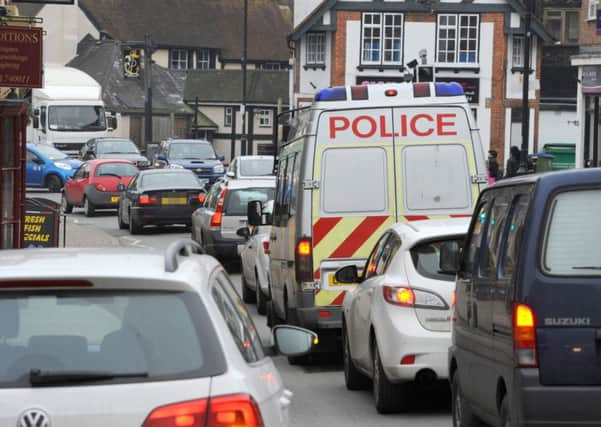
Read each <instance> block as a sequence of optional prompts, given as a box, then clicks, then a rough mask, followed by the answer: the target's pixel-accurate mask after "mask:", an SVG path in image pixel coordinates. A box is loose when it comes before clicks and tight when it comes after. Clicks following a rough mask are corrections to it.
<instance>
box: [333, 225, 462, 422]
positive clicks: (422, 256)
mask: <svg viewBox="0 0 601 427" xmlns="http://www.w3.org/2000/svg"><path fill="white" fill-rule="evenodd" d="M468 225H469V219H465V218H456V219H446V220H423V221H414V222H407V223H400V224H395V225H393V226H392V227H391V228H389V229H388V230H387V231H386V232H385V233H384V234H383V235H382V237H381V238H380V239H379V240H378V241H377V243H376V244H375V246H374V248H373V250H372V252H371V254H370V256H369V258H368V260H367V263H366V265H365V268H364V271H363V272H362V273H361V274H360V273H358V271H357V267H356V266H354V265H350V266H347V267H343V268H341V269H339V270H338V271H337V272H336V275H335V277H336V281H338V282H339V283H359V284H358V285H357V286H355V287H354V288H353V290H351V291H348V292H347V294H346V296H345V298H344V303H343V331H342V337H343V345H344V377H345V382H346V386H347V388H348V389H349V390H358V389H362V388H367V387H369V384H370V380H371V384H372V386H373V393H374V399H375V405H376V409H377V410H378V412H380V413H390V412H397V411H401V410H404V409H406V408H407V404H408V399H407V398H408V396H409V394H410V386H411V383H413V382H416V383H418V384H432V383H434V382H437V381H438V380H446V379H447V378H448V367H447V350H448V348H449V346H450V344H451V312H452V298H453V292H454V289H455V284H454V279H455V277H454V275H453V274H446V273H444V272H442V271H440V267H439V262H440V257H439V255H440V248H441V247H442V245H448V246H447V247H448V248H452V249H453V250H457V251H458V250H459V248H460V246H461V245H462V244H463V239H464V238H465V234H466V232H467V229H468Z"/></svg>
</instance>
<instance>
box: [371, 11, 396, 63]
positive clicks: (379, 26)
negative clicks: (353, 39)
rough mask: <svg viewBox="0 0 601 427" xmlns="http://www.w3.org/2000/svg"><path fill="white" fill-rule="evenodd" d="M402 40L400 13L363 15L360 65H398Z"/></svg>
mask: <svg viewBox="0 0 601 427" xmlns="http://www.w3.org/2000/svg"><path fill="white" fill-rule="evenodd" d="M402 40H403V14H402V13H364V14H363V28H362V34H361V63H362V64H380V65H381V64H400V63H401V62H402V58H401V44H402Z"/></svg>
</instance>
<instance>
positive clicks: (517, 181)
mask: <svg viewBox="0 0 601 427" xmlns="http://www.w3.org/2000/svg"><path fill="white" fill-rule="evenodd" d="M589 180H590V181H599V182H600V183H601V169H599V168H588V169H569V170H563V171H552V172H546V173H535V174H527V175H519V176H516V177H512V178H507V179H502V180H499V181H497V182H496V183H495V184H493V185H491V186H490V187H488V188H499V187H508V186H514V185H521V184H544V185H545V186H546V185H551V186H553V185H556V186H561V185H570V184H577V183H581V182H585V181H589ZM488 188H487V189H488Z"/></svg>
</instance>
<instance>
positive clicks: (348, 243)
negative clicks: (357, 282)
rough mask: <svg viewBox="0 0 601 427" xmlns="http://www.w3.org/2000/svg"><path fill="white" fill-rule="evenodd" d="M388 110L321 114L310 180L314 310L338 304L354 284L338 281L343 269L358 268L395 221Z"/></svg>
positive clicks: (389, 114)
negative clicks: (317, 283)
mask: <svg viewBox="0 0 601 427" xmlns="http://www.w3.org/2000/svg"><path fill="white" fill-rule="evenodd" d="M392 123H393V117H392V110H391V109H390V108H381V109H376V108H373V109H356V110H345V111H328V112H323V113H322V114H321V115H320V117H319V123H318V133H317V137H316V139H317V145H316V153H315V164H314V172H313V181H314V182H315V183H318V185H316V186H315V187H316V188H314V190H313V206H312V216H313V248H314V249H313V250H314V252H313V268H314V270H315V271H314V274H315V277H316V278H317V279H319V280H320V282H321V287H320V290H319V291H318V293H317V294H316V297H315V304H316V305H318V306H328V305H340V304H341V303H342V301H343V299H344V294H345V292H346V291H348V290H351V289H353V287H354V285H343V284H339V283H336V281H335V280H334V273H335V272H336V270H337V269H338V268H340V267H341V266H343V265H348V264H355V265H357V266H358V267H362V266H363V265H364V264H365V260H366V259H367V257H368V255H369V253H370V251H371V249H372V248H373V247H374V245H375V243H376V242H377V241H378V238H379V237H380V236H381V235H382V233H383V232H384V230H386V229H387V228H388V227H389V226H390V225H391V224H392V223H394V222H395V221H396V215H397V213H396V191H395V185H394V150H393V137H392Z"/></svg>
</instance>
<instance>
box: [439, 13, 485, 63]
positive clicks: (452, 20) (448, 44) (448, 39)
mask: <svg viewBox="0 0 601 427" xmlns="http://www.w3.org/2000/svg"><path fill="white" fill-rule="evenodd" d="M479 22H480V16H479V15H471V14H459V15H447V14H445V15H438V30H437V31H438V46H437V48H438V49H437V59H438V62H441V63H447V64H475V63H477V62H478V33H479Z"/></svg>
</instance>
